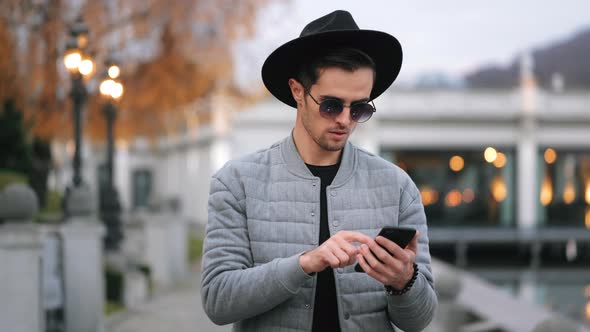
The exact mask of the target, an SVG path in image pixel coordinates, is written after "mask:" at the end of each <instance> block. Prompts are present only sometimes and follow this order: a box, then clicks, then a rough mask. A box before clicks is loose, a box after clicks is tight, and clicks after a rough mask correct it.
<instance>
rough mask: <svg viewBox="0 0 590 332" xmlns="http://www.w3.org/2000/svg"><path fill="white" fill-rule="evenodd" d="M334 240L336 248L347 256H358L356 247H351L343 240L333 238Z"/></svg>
mask: <svg viewBox="0 0 590 332" xmlns="http://www.w3.org/2000/svg"><path fill="white" fill-rule="evenodd" d="M334 240H335V241H336V243H337V244H338V246H339V247H340V248H341V249H342V250H344V252H346V253H347V254H348V256H350V257H354V256H356V254H358V247H356V246H354V245H352V244H351V243H350V242H347V241H346V240H345V239H343V238H340V237H335V238H334Z"/></svg>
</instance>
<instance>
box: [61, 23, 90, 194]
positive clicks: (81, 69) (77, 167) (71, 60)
mask: <svg viewBox="0 0 590 332" xmlns="http://www.w3.org/2000/svg"><path fill="white" fill-rule="evenodd" d="M87 44H88V28H87V27H86V25H85V24H84V22H83V21H82V19H81V18H78V19H77V20H76V21H75V22H74V24H73V25H72V26H71V28H70V38H69V40H68V42H67V50H66V54H65V56H64V64H65V66H66V68H67V69H68V71H69V72H70V77H71V79H72V90H71V92H70V97H71V98H72V102H73V106H74V109H73V118H74V135H75V150H74V161H73V168H74V175H73V179H72V182H73V185H74V187H80V186H81V184H82V183H83V180H82V107H83V106H84V102H85V101H86V95H87V92H86V87H85V86H84V78H85V77H88V76H90V75H91V74H92V72H93V71H94V63H93V62H92V59H90V57H88V56H86V55H85V54H84V49H85V48H86V45H87Z"/></svg>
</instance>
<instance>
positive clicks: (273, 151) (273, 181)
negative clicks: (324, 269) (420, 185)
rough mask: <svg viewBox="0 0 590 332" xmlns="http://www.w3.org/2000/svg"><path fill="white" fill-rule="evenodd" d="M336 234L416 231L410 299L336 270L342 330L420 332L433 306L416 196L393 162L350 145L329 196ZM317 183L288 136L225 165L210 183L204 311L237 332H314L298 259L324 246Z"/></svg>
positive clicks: (308, 280)
mask: <svg viewBox="0 0 590 332" xmlns="http://www.w3.org/2000/svg"><path fill="white" fill-rule="evenodd" d="M326 194H327V198H328V221H329V227H330V233H331V234H334V233H336V232H338V231H340V230H352V231H358V232H362V233H364V234H367V235H369V236H371V237H374V236H376V234H377V233H378V232H379V230H380V229H381V227H383V226H395V225H403V226H410V227H414V228H416V229H417V230H419V231H420V234H421V236H420V239H419V245H418V247H419V252H418V255H417V257H416V263H417V264H418V265H419V271H420V273H419V276H418V279H417V280H416V282H415V284H414V286H413V287H412V288H411V289H410V291H409V292H407V293H406V294H404V295H401V296H387V295H386V293H385V291H384V287H383V284H381V283H380V282H378V281H376V280H375V279H373V278H371V277H369V276H368V275H366V274H365V273H358V272H355V271H354V265H351V266H348V267H346V268H343V269H336V270H334V274H335V280H336V290H337V293H338V312H339V315H340V326H341V328H342V330H343V331H393V330H394V328H393V326H392V324H395V326H397V327H399V328H401V329H402V330H404V331H419V330H422V329H423V328H425V327H426V326H427V325H428V324H429V322H430V321H431V319H432V317H433V315H434V311H435V309H436V305H437V298H436V294H435V292H434V289H433V276H432V270H431V267H430V254H429V250H428V234H427V227H426V217H425V215H424V209H423V206H422V203H421V199H420V193H419V191H418V189H417V188H416V186H415V185H414V183H413V182H412V181H411V179H410V178H409V176H408V175H407V174H406V173H404V172H403V171H402V170H400V169H399V168H397V167H396V166H394V165H393V164H391V163H389V162H387V161H385V160H383V159H381V158H380V157H377V156H374V155H372V154H370V153H368V152H365V151H363V150H360V149H358V148H356V147H355V146H354V145H353V144H351V143H347V145H346V147H345V148H344V152H343V156H342V161H341V165H340V169H339V170H338V173H337V175H336V177H335V178H334V181H333V182H332V184H331V185H330V186H328V188H327V189H326ZM319 212H320V185H319V178H317V177H314V176H313V175H312V174H311V172H310V171H309V170H308V169H307V167H306V166H305V164H304V162H303V160H302V159H301V157H300V156H299V154H298V152H297V149H296V147H295V144H294V142H293V139H292V137H288V138H285V139H284V140H282V141H281V142H278V143H276V144H274V145H272V146H271V147H270V148H268V149H265V150H261V151H258V152H256V153H254V154H251V155H249V156H246V157H244V158H241V159H238V160H233V161H230V162H228V163H227V164H226V165H225V166H224V167H223V168H222V169H221V170H219V171H218V172H217V173H216V174H215V175H214V176H213V178H212V181H211V192H210V196H209V221H208V224H207V230H206V238H205V243H204V247H203V261H202V280H201V287H202V288H201V293H202V301H203V307H204V308H205V311H206V313H207V315H208V316H209V318H211V320H212V321H213V322H214V323H216V324H220V325H221V324H229V323H234V326H233V329H234V331H310V330H311V325H312V316H313V306H314V292H315V282H316V277H315V276H310V275H307V274H306V273H305V272H303V270H302V268H301V266H300V265H299V255H300V254H301V253H303V252H305V251H308V250H311V249H313V248H315V247H317V246H318V238H319V229H320V226H319V223H320V216H319Z"/></svg>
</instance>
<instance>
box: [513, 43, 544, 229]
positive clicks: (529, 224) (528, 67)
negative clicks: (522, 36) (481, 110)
mask: <svg viewBox="0 0 590 332" xmlns="http://www.w3.org/2000/svg"><path fill="white" fill-rule="evenodd" d="M532 61H533V60H532V57H531V56H530V55H529V54H525V55H524V56H523V58H522V61H521V95H522V113H521V123H520V135H519V136H520V137H519V139H518V147H517V160H518V166H517V173H516V175H517V176H516V178H517V181H518V182H517V184H518V197H517V202H518V221H517V222H518V228H520V229H531V228H534V227H535V225H536V223H537V213H536V212H537V210H536V209H537V200H538V199H539V197H538V193H537V174H536V172H537V162H536V161H537V148H538V147H537V142H536V137H535V131H536V117H535V110H536V108H537V93H538V92H537V87H536V83H535V77H534V75H533V63H532Z"/></svg>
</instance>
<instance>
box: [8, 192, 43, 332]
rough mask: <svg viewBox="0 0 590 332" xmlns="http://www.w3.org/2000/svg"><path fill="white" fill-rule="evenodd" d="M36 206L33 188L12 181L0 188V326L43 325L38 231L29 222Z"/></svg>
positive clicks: (36, 330)
mask: <svg viewBox="0 0 590 332" xmlns="http://www.w3.org/2000/svg"><path fill="white" fill-rule="evenodd" d="M38 210H39V204H38V201H37V197H36V196H35V193H34V192H33V190H32V189H31V188H29V187H27V186H25V185H22V184H13V185H10V186H8V187H6V188H5V189H4V190H3V191H2V192H0V220H2V221H3V222H4V224H0V327H1V329H2V331H11V332H40V331H43V330H44V329H45V324H44V313H43V306H42V302H43V300H42V297H41V294H42V289H41V248H42V242H41V235H40V232H39V230H38V229H37V227H36V226H35V225H33V223H32V219H33V216H34V215H35V214H36V213H37V211H38Z"/></svg>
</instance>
